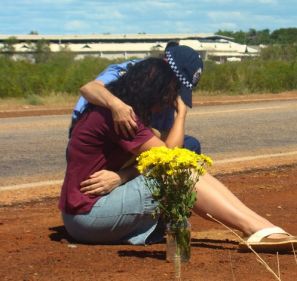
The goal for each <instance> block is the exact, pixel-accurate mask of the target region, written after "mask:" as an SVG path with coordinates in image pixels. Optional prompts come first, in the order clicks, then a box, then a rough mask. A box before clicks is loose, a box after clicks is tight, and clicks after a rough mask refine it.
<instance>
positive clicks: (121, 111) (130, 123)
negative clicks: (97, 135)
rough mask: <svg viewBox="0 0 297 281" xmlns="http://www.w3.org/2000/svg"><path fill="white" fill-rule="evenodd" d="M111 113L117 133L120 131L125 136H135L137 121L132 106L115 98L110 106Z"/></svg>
mask: <svg viewBox="0 0 297 281" xmlns="http://www.w3.org/2000/svg"><path fill="white" fill-rule="evenodd" d="M111 113H112V119H113V122H114V129H115V132H116V133H117V134H120V133H122V134H123V136H124V137H125V138H128V137H135V131H136V129H137V123H136V115H135V113H134V111H133V108H132V107H131V106H129V105H127V104H125V103H123V102H122V101H120V100H117V101H116V102H115V103H113V106H112V107H111Z"/></svg>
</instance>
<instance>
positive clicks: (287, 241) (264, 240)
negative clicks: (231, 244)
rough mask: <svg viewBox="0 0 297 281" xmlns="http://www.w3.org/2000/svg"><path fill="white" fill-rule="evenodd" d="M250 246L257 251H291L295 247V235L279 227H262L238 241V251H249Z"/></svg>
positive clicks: (296, 240) (296, 238) (296, 246)
mask: <svg viewBox="0 0 297 281" xmlns="http://www.w3.org/2000/svg"><path fill="white" fill-rule="evenodd" d="M250 247H252V248H253V249H254V250H255V251H257V252H291V251H293V250H294V249H297V237H295V236H292V235H290V234H289V233H287V232H286V231H284V230H283V229H282V228H280V227H269V228H264V229H261V230H259V231H257V232H255V233H254V234H252V235H251V236H250V237H249V238H248V239H246V240H245V241H242V242H240V243H239V250H240V251H250V250H251V249H250Z"/></svg>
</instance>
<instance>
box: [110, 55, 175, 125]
mask: <svg viewBox="0 0 297 281" xmlns="http://www.w3.org/2000/svg"><path fill="white" fill-rule="evenodd" d="M106 88H107V89H108V90H110V91H111V92H112V93H113V94H114V95H115V96H117V97H118V98H120V99H121V100H122V101H123V102H125V103H126V104H128V105H130V106H131V107H132V108H133V110H134V111H135V113H136V114H137V116H138V117H139V118H140V119H141V121H142V122H143V123H144V124H145V125H149V124H150V120H151V116H152V109H153V107H154V106H158V107H159V108H160V109H163V108H166V107H174V102H175V100H176V97H177V95H178V91H179V82H178V80H177V78H176V76H175V74H174V72H173V70H172V69H171V68H170V66H169V65H168V63H167V62H165V61H164V60H163V59H161V58H148V59H145V60H142V61H140V62H138V63H136V64H135V65H133V66H131V67H130V68H129V69H128V71H127V72H126V73H125V74H124V75H123V76H122V77H120V78H119V79H118V80H116V81H113V82H111V83H109V84H107V85H106Z"/></svg>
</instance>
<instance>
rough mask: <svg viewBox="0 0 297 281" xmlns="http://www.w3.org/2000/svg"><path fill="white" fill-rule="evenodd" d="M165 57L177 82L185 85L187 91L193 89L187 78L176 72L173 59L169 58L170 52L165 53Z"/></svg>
mask: <svg viewBox="0 0 297 281" xmlns="http://www.w3.org/2000/svg"><path fill="white" fill-rule="evenodd" d="M166 57H167V61H168V63H169V65H170V67H171V69H172V70H173V71H174V73H175V75H176V76H177V78H178V79H179V81H180V82H181V83H182V84H183V85H185V86H186V87H187V88H189V89H191V90H192V89H193V84H192V83H190V82H189V81H188V80H187V78H185V77H184V76H183V75H182V74H181V73H180V72H179V70H178V68H177V66H176V64H175V61H174V59H173V57H172V56H171V54H170V52H169V51H166Z"/></svg>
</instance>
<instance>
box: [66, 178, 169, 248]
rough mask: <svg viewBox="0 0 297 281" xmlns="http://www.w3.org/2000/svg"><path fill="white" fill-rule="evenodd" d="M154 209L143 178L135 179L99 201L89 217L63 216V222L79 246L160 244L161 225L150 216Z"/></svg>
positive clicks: (155, 203) (162, 229)
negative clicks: (81, 244)
mask: <svg viewBox="0 0 297 281" xmlns="http://www.w3.org/2000/svg"><path fill="white" fill-rule="evenodd" d="M156 206H157V202H155V201H154V200H153V198H152V196H151V193H150V191H149V189H148V187H147V186H146V185H145V180H144V178H143V176H138V177H136V178H134V179H133V180H131V181H129V182H127V183H125V184H123V185H121V186H119V187H117V188H115V189H114V190H113V191H112V192H111V193H109V194H107V195H105V196H103V197H101V198H100V199H99V200H98V201H97V202H96V203H95V205H94V206H93V207H92V209H91V211H90V212H89V213H87V214H78V215H70V214H66V213H62V218H63V221H64V225H65V228H66V230H67V231H68V233H69V234H70V235H71V236H72V237H73V238H74V239H75V240H77V241H79V242H82V243H91V244H134V245H143V244H150V243H157V242H160V241H162V240H163V237H164V232H165V226H164V223H162V221H161V220H159V217H153V216H152V213H153V212H154V210H155V208H156Z"/></svg>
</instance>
